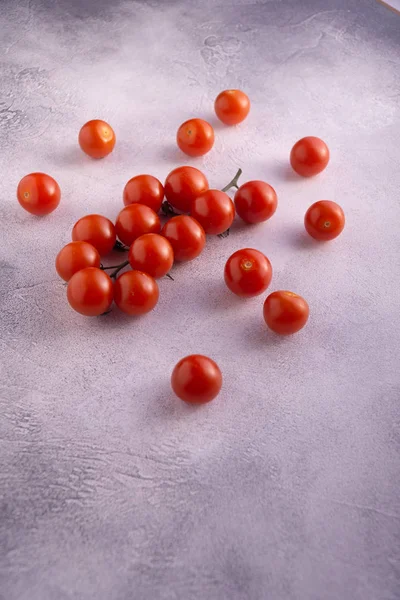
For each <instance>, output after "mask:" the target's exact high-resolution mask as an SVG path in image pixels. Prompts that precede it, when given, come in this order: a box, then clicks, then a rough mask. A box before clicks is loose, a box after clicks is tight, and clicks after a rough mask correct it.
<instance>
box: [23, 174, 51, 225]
mask: <svg viewBox="0 0 400 600" xmlns="http://www.w3.org/2000/svg"><path fill="white" fill-rule="evenodd" d="M17 198H18V202H19V203H20V205H21V206H22V208H24V209H25V210H27V211H28V212H29V213H31V214H32V215H37V216H42V215H48V214H49V213H51V212H53V210H55V209H56V208H57V206H58V205H59V203H60V198H61V190H60V187H59V185H58V183H57V181H56V180H55V179H53V178H52V177H50V175H46V173H30V175H25V177H23V178H22V179H21V181H20V182H19V184H18V188H17Z"/></svg>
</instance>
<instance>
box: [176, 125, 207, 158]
mask: <svg viewBox="0 0 400 600" xmlns="http://www.w3.org/2000/svg"><path fill="white" fill-rule="evenodd" d="M176 141H177V144H178V146H179V148H180V149H181V150H182V152H184V153H185V154H188V155H189V156H203V154H207V152H209V151H210V150H211V148H212V147H213V145H214V129H213V128H212V127H211V125H210V123H207V121H203V119H189V121H185V122H184V123H182V125H181V126H180V127H179V129H178V133H177V134H176Z"/></svg>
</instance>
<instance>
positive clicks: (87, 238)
mask: <svg viewBox="0 0 400 600" xmlns="http://www.w3.org/2000/svg"><path fill="white" fill-rule="evenodd" d="M72 239H73V241H74V242H77V241H82V242H88V243H89V244H92V246H94V247H95V248H96V250H98V251H99V253H100V256H106V255H107V254H110V252H111V250H112V249H113V248H114V244H115V240H116V239H117V236H116V233H115V227H114V224H113V223H112V222H111V221H110V219H107V218H106V217H103V216H102V215H85V216H84V217H82V218H81V219H79V221H77V222H76V223H75V225H74V227H73V229H72Z"/></svg>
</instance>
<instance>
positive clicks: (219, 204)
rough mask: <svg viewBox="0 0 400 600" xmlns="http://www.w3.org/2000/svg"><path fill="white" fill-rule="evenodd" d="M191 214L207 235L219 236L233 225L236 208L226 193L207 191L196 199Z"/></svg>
mask: <svg viewBox="0 0 400 600" xmlns="http://www.w3.org/2000/svg"><path fill="white" fill-rule="evenodd" d="M190 214H191V215H192V217H194V218H195V219H196V221H198V222H199V223H200V225H201V226H202V227H203V229H204V231H205V232H206V233H210V234H214V235H218V234H219V233H224V231H226V230H227V229H229V227H230V226H231V225H232V222H233V219H234V218H235V206H234V204H233V202H232V200H231V199H230V198H229V196H228V194H225V192H221V191H220V190H207V191H205V192H203V193H202V194H200V196H197V198H195V200H194V201H193V203H192V210H191V211H190Z"/></svg>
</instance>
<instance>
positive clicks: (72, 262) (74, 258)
mask: <svg viewBox="0 0 400 600" xmlns="http://www.w3.org/2000/svg"><path fill="white" fill-rule="evenodd" d="M86 267H100V254H99V253H98V252H97V250H96V248H95V247H94V246H92V244H88V243H87V242H70V243H69V244H67V245H66V246H64V248H62V249H61V250H60V252H59V253H58V254H57V258H56V271H57V273H58V274H59V276H60V277H61V278H62V279H64V281H69V280H70V279H71V277H72V275H74V274H75V273H77V271H81V270H82V269H86Z"/></svg>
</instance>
